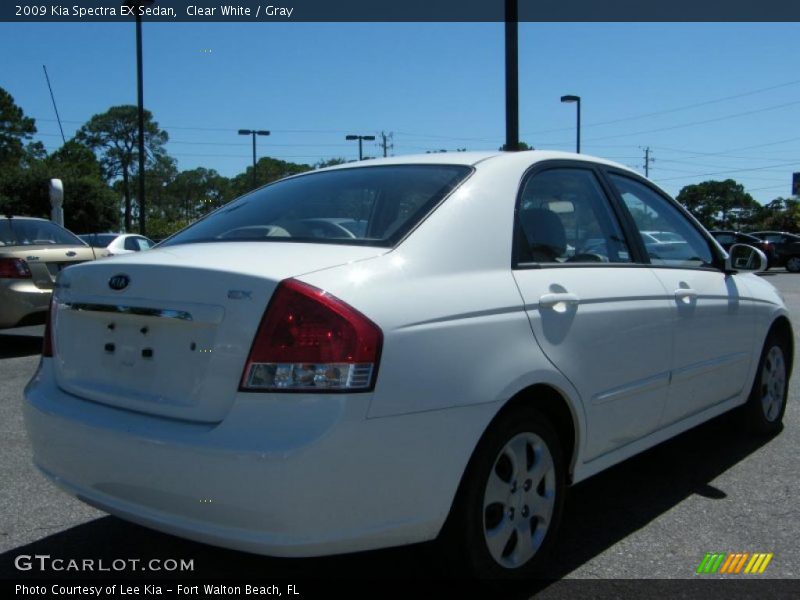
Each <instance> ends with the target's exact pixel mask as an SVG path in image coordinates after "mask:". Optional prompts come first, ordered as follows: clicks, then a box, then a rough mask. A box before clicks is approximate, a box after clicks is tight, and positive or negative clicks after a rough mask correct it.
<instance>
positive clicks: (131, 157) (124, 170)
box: [76, 105, 169, 231]
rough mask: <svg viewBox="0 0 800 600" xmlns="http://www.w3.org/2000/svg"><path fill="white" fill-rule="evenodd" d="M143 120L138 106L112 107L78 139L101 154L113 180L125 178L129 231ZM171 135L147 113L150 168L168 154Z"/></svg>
mask: <svg viewBox="0 0 800 600" xmlns="http://www.w3.org/2000/svg"><path fill="white" fill-rule="evenodd" d="M138 136H139V121H138V109H137V107H135V106H131V105H125V106H112V107H111V108H109V109H108V110H107V111H106V112H104V113H102V114H98V115H94V116H93V117H92V118H91V119H89V121H88V122H87V123H86V124H85V125H83V127H81V128H80V130H78V134H77V135H76V139H77V140H78V141H79V142H81V143H83V144H85V145H86V146H87V147H89V148H91V149H92V150H94V151H95V152H99V153H100V163H101V164H102V166H103V169H104V171H105V176H106V178H107V179H108V180H109V181H110V180H113V179H115V178H117V177H122V186H121V187H122V194H123V196H124V198H125V212H124V215H125V231H130V230H131V228H132V215H133V202H132V194H131V187H132V186H131V181H130V180H131V177H132V176H133V175H135V174H136V165H137V164H138V160H139V152H138V141H139V138H138ZM168 139H169V136H168V135H167V132H166V131H163V130H161V129H160V128H159V127H158V123H156V122H155V121H154V120H153V115H152V113H151V112H150V111H149V110H145V111H144V146H145V153H146V154H147V157H146V158H147V161H148V163H149V165H150V166H152V165H153V164H155V163H157V162H158V161H159V159H160V158H161V157H163V156H164V155H166V150H165V149H164V144H166V142H167V140H168Z"/></svg>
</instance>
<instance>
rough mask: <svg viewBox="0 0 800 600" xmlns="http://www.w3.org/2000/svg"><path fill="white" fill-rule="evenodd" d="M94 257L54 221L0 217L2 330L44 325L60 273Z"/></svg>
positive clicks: (87, 248) (0, 305)
mask: <svg viewBox="0 0 800 600" xmlns="http://www.w3.org/2000/svg"><path fill="white" fill-rule="evenodd" d="M94 258H95V253H94V251H93V250H92V248H90V247H89V246H88V245H86V244H84V243H83V242H82V241H81V240H80V239H78V237H77V236H76V235H74V234H73V233H71V232H70V231H68V230H66V229H64V228H63V227H61V226H59V225H56V224H55V223H53V222H52V221H48V220H46V219H35V218H33V217H12V216H4V217H0V329H5V328H8V327H19V326H23V325H33V324H37V323H44V320H45V315H46V314H47V307H48V305H49V304H50V296H51V294H52V291H53V285H54V283H55V280H56V277H57V276H58V274H59V272H60V271H61V270H63V269H64V268H66V267H68V266H70V265H75V264H78V263H82V262H86V261H89V260H94Z"/></svg>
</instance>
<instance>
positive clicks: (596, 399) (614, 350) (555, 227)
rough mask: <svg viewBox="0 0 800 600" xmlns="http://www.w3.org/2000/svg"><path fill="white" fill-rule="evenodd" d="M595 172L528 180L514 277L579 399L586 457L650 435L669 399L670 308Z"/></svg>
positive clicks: (573, 166)
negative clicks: (637, 260) (583, 414)
mask: <svg viewBox="0 0 800 600" xmlns="http://www.w3.org/2000/svg"><path fill="white" fill-rule="evenodd" d="M618 208H619V207H615V206H614V205H613V204H612V202H610V201H609V198H608V195H607V194H606V191H605V190H604V187H603V185H602V184H601V181H600V180H599V179H598V176H597V173H596V172H595V171H594V169H593V168H592V167H587V166H586V163H563V162H560V161H559V163H555V164H553V165H550V166H544V167H537V168H536V170H535V171H532V172H531V173H529V174H528V175H527V176H526V177H525V179H524V180H523V183H522V189H521V193H520V198H519V200H518V206H517V217H516V242H515V248H516V256H515V260H514V271H513V273H514V278H515V279H516V281H517V284H518V286H519V289H520V291H521V293H522V296H523V299H524V303H525V310H526V312H527V315H528V318H529V321H530V325H531V328H532V329H533V333H534V336H535V338H536V341H537V342H538V344H539V345H540V347H541V348H542V350H543V351H544V353H545V354H546V355H547V357H548V358H549V359H550V361H551V362H552V363H553V364H554V365H555V367H556V368H558V369H559V370H560V371H561V372H562V373H563V374H564V375H565V376H566V377H567V378H568V379H569V380H570V381H571V382H572V384H573V385H574V386H575V388H576V389H577V390H578V392H579V393H580V394H581V397H582V400H583V404H584V407H585V411H586V422H587V426H588V438H587V445H586V449H587V459H592V458H596V457H597V456H600V455H602V454H604V453H606V452H609V451H611V450H613V449H615V448H617V447H619V446H622V445H625V444H627V443H630V442H632V441H635V440H637V439H639V438H640V437H642V436H644V435H646V434H648V433H650V432H652V431H653V430H655V429H656V427H657V426H658V423H659V420H660V417H661V412H662V410H663V408H664V404H665V402H666V398H667V389H668V383H669V360H670V355H671V350H672V333H671V331H670V330H669V325H670V310H671V307H670V305H669V303H668V302H667V300H666V299H665V298H664V289H663V286H662V285H661V283H660V281H659V280H658V278H657V277H656V276H655V275H654V274H653V272H652V271H651V270H650V269H649V268H646V267H643V265H640V264H638V265H637V264H636V263H635V262H634V260H635V258H636V257H635V255H634V254H633V252H632V249H631V248H630V247H629V243H628V240H627V239H626V236H625V235H624V234H623V230H622V227H621V226H620V222H619V219H618V212H617V211H618Z"/></svg>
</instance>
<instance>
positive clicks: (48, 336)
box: [42, 296, 58, 358]
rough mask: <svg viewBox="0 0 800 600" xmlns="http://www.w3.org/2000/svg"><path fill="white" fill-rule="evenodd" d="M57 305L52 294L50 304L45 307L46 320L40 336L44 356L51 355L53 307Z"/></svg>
mask: <svg viewBox="0 0 800 600" xmlns="http://www.w3.org/2000/svg"><path fill="white" fill-rule="evenodd" d="M56 306H58V304H57V303H55V302H53V298H52V296H51V297H50V306H49V308H48V309H47V320H46V321H45V325H44V337H43V338H42V356H43V357H45V358H52V357H53V327H52V322H53V311H54V310H55V308H54V307H56Z"/></svg>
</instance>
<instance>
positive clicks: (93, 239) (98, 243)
mask: <svg viewBox="0 0 800 600" xmlns="http://www.w3.org/2000/svg"><path fill="white" fill-rule="evenodd" d="M78 237H79V238H81V239H82V240H83V241H84V242H86V243H87V244H89V245H90V246H94V247H95V248H105V247H106V246H108V245H109V244H110V243H111V242H113V241H114V240H115V239H117V237H119V236H118V235H117V234H108V233H87V234H86V235H79V236H78Z"/></svg>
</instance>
